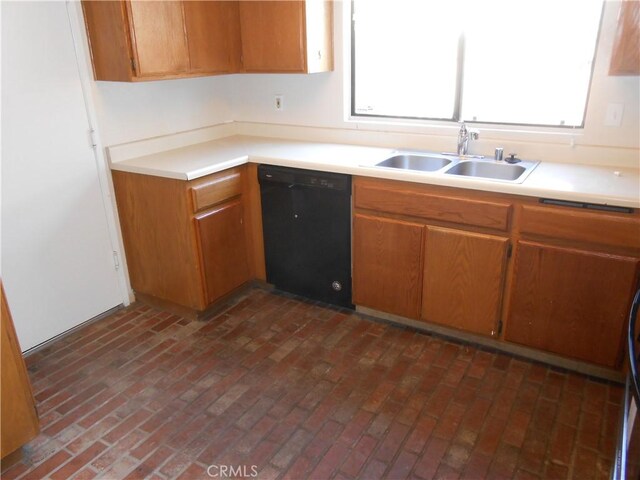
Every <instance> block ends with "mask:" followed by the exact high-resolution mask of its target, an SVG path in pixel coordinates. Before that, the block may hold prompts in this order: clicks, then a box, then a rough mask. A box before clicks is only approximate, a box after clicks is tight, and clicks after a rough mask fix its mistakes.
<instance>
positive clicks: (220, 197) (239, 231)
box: [113, 166, 253, 312]
mask: <svg viewBox="0 0 640 480" xmlns="http://www.w3.org/2000/svg"><path fill="white" fill-rule="evenodd" d="M245 171H246V166H242V167H236V168H232V169H229V170H225V171H222V172H218V173H215V174H212V175H207V176H205V177H202V178H199V179H197V180H192V181H189V182H188V181H184V180H176V179H172V178H163V177H156V176H152V175H140V174H135V173H128V172H119V171H114V172H113V183H114V189H115V193H116V201H117V205H118V214H119V217H120V225H121V228H122V237H123V240H124V247H125V253H126V256H127V266H128V269H129V277H130V279H131V286H132V288H133V290H134V292H135V293H136V294H142V295H145V296H148V297H153V298H154V299H156V300H161V301H164V302H169V303H171V304H175V305H179V306H182V307H186V308H187V309H189V310H191V311H196V312H197V311H203V310H205V309H206V308H207V307H208V306H210V305H211V304H212V303H213V302H215V301H216V300H218V299H219V298H221V297H222V296H224V295H226V294H227V293H229V292H231V291H232V290H233V289H235V288H236V287H238V286H240V285H242V284H243V283H245V282H246V281H248V280H249V279H251V278H252V277H253V273H252V272H253V270H252V269H251V268H250V265H252V263H251V261H250V260H251V258H252V253H251V252H250V251H249V250H248V245H249V244H251V233H250V231H249V230H250V229H249V228H247V225H248V224H250V223H252V222H250V221H245V218H244V217H245V216H246V215H247V212H246V208H245V203H246V202H247V201H248V200H247V198H250V197H252V195H251V194H250V193H249V191H248V187H247V186H248V184H249V182H247V181H246V180H247V179H246V176H245Z"/></svg>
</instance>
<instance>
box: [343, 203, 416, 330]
mask: <svg viewBox="0 0 640 480" xmlns="http://www.w3.org/2000/svg"><path fill="white" fill-rule="evenodd" d="M423 231H424V226H422V225H419V224H415V223H409V222H402V221H398V220H392V219H388V218H379V217H370V216H367V215H360V214H356V215H354V219H353V302H354V303H355V304H357V305H362V306H364V307H370V308H373V309H376V310H381V311H383V312H388V313H393V314H396V315H401V316H403V317H408V318H414V319H417V318H418V316H419V314H420V294H421V292H422V243H423V242H422V237H423Z"/></svg>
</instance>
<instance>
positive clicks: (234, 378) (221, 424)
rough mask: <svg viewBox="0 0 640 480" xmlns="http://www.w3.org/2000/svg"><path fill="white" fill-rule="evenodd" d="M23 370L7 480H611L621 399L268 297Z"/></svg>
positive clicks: (131, 323) (150, 315) (70, 342)
mask: <svg viewBox="0 0 640 480" xmlns="http://www.w3.org/2000/svg"><path fill="white" fill-rule="evenodd" d="M27 363H28V367H29V372H30V376H31V380H32V383H33V389H34V394H35V396H36V399H37V403H38V410H39V412H40V418H41V423H42V433H41V434H40V435H39V436H38V437H37V438H36V439H34V440H33V441H32V442H31V443H29V444H28V445H27V446H26V448H25V456H24V459H23V460H22V461H21V462H20V463H18V464H16V465H14V466H12V467H11V468H8V469H7V470H6V471H4V472H3V474H2V478H3V479H7V480H9V479H12V478H27V479H31V478H49V477H50V478H54V479H56V480H60V479H66V478H75V479H79V478H94V477H101V478H109V479H120V478H127V479H133V478H150V479H165V480H166V479H170V478H184V479H198V478H211V477H209V476H208V475H207V467H208V466H210V465H215V467H214V469H215V470H212V471H211V472H212V473H217V474H218V478H224V477H223V475H222V474H223V473H227V475H228V476H231V477H240V478H241V477H242V475H243V474H244V475H248V476H250V475H252V474H253V473H255V472H257V473H258V478H260V479H268V478H287V479H304V478H313V479H320V480H322V479H325V478H339V479H356V478H362V479H376V478H391V479H401V478H416V479H423V480H427V479H431V478H465V479H480V478H514V479H515V478H518V479H520V478H539V479H543V478H544V479H546V478H577V479H580V480H584V479H589V478H594V479H599V478H603V479H604V478H608V475H609V469H610V467H611V462H612V458H613V454H614V445H615V431H616V422H617V419H618V414H619V408H618V404H619V402H620V397H621V394H622V390H621V387H620V386H618V385H614V384H608V383H603V382H599V381H596V380H593V379H589V378H587V377H584V376H581V375H578V374H575V373H570V372H564V371H559V370H557V369H552V368H549V367H546V366H544V365H541V364H537V363H533V362H528V361H524V360H522V359H517V358H514V357H510V356H508V355H505V354H502V353H498V352H492V351H488V350H486V349H481V348H478V347H475V346H470V345H464V344H457V343H454V342H451V341H448V340H445V339H442V338H440V337H435V336H430V335H427V334H424V333H420V332H416V331H414V330H411V329H405V328H400V327H398V326H393V325H389V324H386V323H381V322H375V321H372V320H371V319H368V318H364V317H362V316H360V315H357V314H355V313H353V312H350V311H345V310H337V309H334V308H330V307H326V306H324V305H320V304H317V303H313V302H309V301H304V300H300V299H298V298H294V297H291V296H289V295H286V294H280V293H277V292H269V291H266V290H262V289H259V288H255V289H252V290H249V291H248V292H246V293H245V294H243V295H242V296H240V297H237V298H236V299H234V300H233V301H231V303H229V305H227V307H226V310H223V313H219V314H217V316H215V317H214V318H210V319H206V320H204V321H195V320H188V319H185V318H181V317H178V316H176V315H173V314H171V313H168V312H164V311H161V310H157V309H154V308H151V307H149V306H146V305H142V304H136V305H133V306H131V307H129V308H127V309H124V310H122V311H120V312H118V313H116V314H114V315H113V316H111V317H109V318H105V319H103V320H101V321H99V322H96V323H94V324H92V325H89V326H87V327H85V328H83V329H81V330H80V331H78V332H76V333H74V334H73V335H71V336H68V337H65V338H63V339H61V340H59V341H57V342H56V343H55V344H52V345H51V346H49V347H47V348H46V349H44V350H41V351H39V352H37V353H35V354H33V355H31V356H30V357H29V358H28V359H27ZM223 468H229V469H231V470H226V471H225V470H223ZM232 468H233V469H232Z"/></svg>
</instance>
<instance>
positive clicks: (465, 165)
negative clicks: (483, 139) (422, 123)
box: [375, 152, 539, 183]
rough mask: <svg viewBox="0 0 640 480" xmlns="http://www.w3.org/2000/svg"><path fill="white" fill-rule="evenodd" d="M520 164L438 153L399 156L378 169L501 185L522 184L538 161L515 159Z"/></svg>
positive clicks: (384, 162) (393, 157)
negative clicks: (492, 181)
mask: <svg viewBox="0 0 640 480" xmlns="http://www.w3.org/2000/svg"><path fill="white" fill-rule="evenodd" d="M515 161H516V162H517V163H507V161H504V160H503V161H499V162H498V161H495V160H493V159H485V158H476V157H467V156H464V155H462V156H456V155H448V154H438V153H426V152H425V153H396V154H394V155H393V156H392V157H389V158H387V159H386V160H383V161H382V162H380V163H377V164H376V165H375V166H376V167H383V168H395V169H400V170H413V171H418V172H438V173H442V174H444V175H458V176H462V177H472V178H480V179H484V180H494V181H499V182H509V183H522V182H523V181H524V180H525V178H527V177H528V176H529V174H530V173H531V172H532V171H533V169H534V168H535V167H536V166H537V165H538V163H539V162H531V161H527V160H519V159H515Z"/></svg>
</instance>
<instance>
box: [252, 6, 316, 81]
mask: <svg viewBox="0 0 640 480" xmlns="http://www.w3.org/2000/svg"><path fill="white" fill-rule="evenodd" d="M304 22H305V10H304V2H303V1H301V0H293V1H291V0H284V1H268V2H266V1H241V2H240V25H241V32H242V57H243V64H244V69H245V70H246V71H247V72H304V71H305V70H306V65H305V50H306V46H305V36H304V32H305V29H304Z"/></svg>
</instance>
